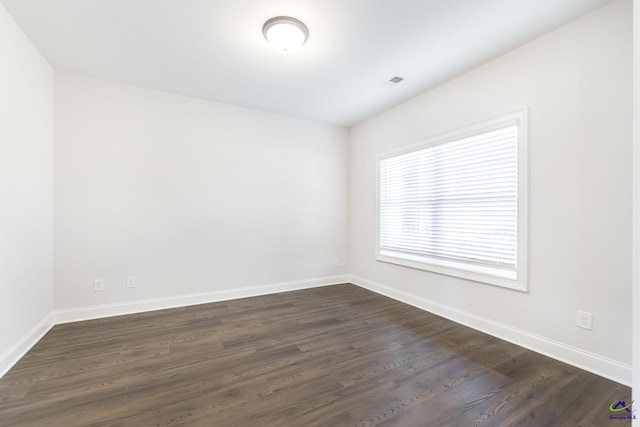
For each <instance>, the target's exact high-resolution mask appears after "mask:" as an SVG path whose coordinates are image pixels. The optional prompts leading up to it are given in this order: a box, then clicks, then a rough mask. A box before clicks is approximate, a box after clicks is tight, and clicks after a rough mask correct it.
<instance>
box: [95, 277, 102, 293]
mask: <svg viewBox="0 0 640 427" xmlns="http://www.w3.org/2000/svg"><path fill="white" fill-rule="evenodd" d="M102 291H104V279H96V280H94V281H93V292H102Z"/></svg>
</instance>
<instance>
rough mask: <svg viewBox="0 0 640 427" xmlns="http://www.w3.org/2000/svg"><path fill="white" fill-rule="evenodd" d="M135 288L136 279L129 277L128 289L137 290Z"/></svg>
mask: <svg viewBox="0 0 640 427" xmlns="http://www.w3.org/2000/svg"><path fill="white" fill-rule="evenodd" d="M135 287H136V277H135V276H127V288H135Z"/></svg>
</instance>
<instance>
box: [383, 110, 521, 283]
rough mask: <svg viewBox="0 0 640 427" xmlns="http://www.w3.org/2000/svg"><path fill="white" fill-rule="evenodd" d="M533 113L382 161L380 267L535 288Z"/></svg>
mask: <svg viewBox="0 0 640 427" xmlns="http://www.w3.org/2000/svg"><path fill="white" fill-rule="evenodd" d="M526 139H527V132H526V110H522V111H519V112H516V113H512V114H509V115H506V116H501V117H498V118H495V119H492V120H487V121H485V122H483V123H479V124H476V125H473V126H469V127H467V128H465V129H461V130H459V131H455V132H450V133H448V134H445V135H440V136H438V137H435V138H429V139H426V140H423V141H420V142H419V143H417V144H412V145H411V146H405V147H402V148H400V149H399V150H397V149H396V150H393V151H391V152H385V153H381V154H380V155H379V158H378V160H379V161H378V183H379V191H378V208H379V209H378V253H377V259H378V260H380V261H385V262H391V263H395V264H401V265H405V266H409V267H414V268H419V269H423V270H429V271H434V272H436V273H441V274H447V275H451V276H456V277H462V278H465V279H470V280H475V281H480V282H484V283H490V284H493V285H499V286H504V287H508V288H512V289H519V290H526V289H527V281H526V278H527V265H526V260H527V254H526V249H527V246H526V230H527V215H526V206H525V204H526V203H525V202H526V200H527V193H526V190H527V185H526V175H527V168H526V165H527V163H526V153H527V149H526V146H527V145H526V142H527V141H526Z"/></svg>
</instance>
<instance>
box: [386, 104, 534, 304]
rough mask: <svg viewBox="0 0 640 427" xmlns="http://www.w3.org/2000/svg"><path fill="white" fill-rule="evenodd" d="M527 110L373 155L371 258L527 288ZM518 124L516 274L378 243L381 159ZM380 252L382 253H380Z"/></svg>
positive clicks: (462, 277) (486, 281)
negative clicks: (398, 251)
mask: <svg viewBox="0 0 640 427" xmlns="http://www.w3.org/2000/svg"><path fill="white" fill-rule="evenodd" d="M528 116H529V109H528V107H524V108H522V109H519V110H516V111H513V112H510V113H507V114H502V115H500V116H496V117H493V118H489V119H485V120H482V121H479V122H476V123H472V124H469V125H466V126H463V127H460V128H457V129H453V130H449V131H446V132H442V133H439V134H436V135H432V136H430V137H426V138H421V139H419V140H417V141H414V142H411V143H405V144H401V145H400V146H397V147H394V148H391V149H388V150H384V151H380V152H378V154H377V156H376V230H375V232H376V248H375V251H376V253H375V259H376V260H377V261H380V262H385V263H391V264H396V265H400V266H404V267H410V268H415V269H419V270H426V271H430V272H433V273H438V274H443V275H446V276H452V277H458V278H461V279H466V280H471V281H474V282H480V283H486V284H490V285H495V286H500V287H504V288H509V289H514V290H518V291H523V292H527V291H528V263H529V262H528V261H529V260H528V222H529V221H528V216H529V215H528V200H529V184H528V181H529V168H528V161H529V128H528ZM514 123H516V124H517V126H518V141H517V152H518V164H517V167H518V172H517V173H518V178H517V179H518V187H517V191H518V193H517V238H516V239H517V244H516V253H517V255H516V277H515V278H509V277H508V275H499V274H496V273H495V271H494V270H490V269H487V268H484V267H482V266H477V265H472V264H468V263H464V262H451V261H446V260H441V259H433V258H429V259H427V258H426V257H421V256H419V255H409V254H401V255H402V256H399V255H400V254H396V255H393V254H390V253H389V252H388V251H383V250H382V248H381V246H380V215H381V214H380V208H381V200H380V196H381V195H380V189H381V183H380V180H381V176H380V166H381V162H382V161H383V160H385V159H388V158H391V157H396V156H400V155H402V154H406V153H410V152H414V151H419V150H423V149H426V148H429V147H433V146H436V145H441V144H446V143H448V142H454V141H458V140H460V139H464V138H468V137H471V136H475V135H479V134H483V133H486V132H490V131H493V130H497V129H501V128H503V127H506V126H509V125H513V124H514ZM383 252H384V253H383Z"/></svg>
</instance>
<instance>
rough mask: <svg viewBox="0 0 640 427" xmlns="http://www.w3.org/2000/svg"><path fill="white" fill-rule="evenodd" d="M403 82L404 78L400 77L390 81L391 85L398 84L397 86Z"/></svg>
mask: <svg viewBox="0 0 640 427" xmlns="http://www.w3.org/2000/svg"><path fill="white" fill-rule="evenodd" d="M403 80H404V78H402V77H400V76H395V77H392V78H390V79H389V81H390V82H391V83H396V84H397V83H400V82H401V81H403Z"/></svg>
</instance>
